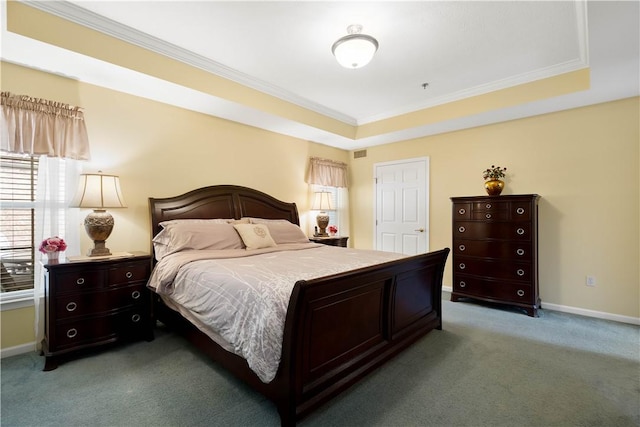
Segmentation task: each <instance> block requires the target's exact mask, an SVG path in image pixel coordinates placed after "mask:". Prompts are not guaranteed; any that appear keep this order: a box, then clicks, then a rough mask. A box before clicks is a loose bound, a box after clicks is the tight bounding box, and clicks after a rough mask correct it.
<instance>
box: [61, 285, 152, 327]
mask: <svg viewBox="0 0 640 427" xmlns="http://www.w3.org/2000/svg"><path fill="white" fill-rule="evenodd" d="M147 292H148V291H147V289H146V288H145V286H144V285H142V284H139V285H133V286H127V287H119V288H115V289H113V290H104V291H101V292H93V293H77V294H65V295H61V296H59V297H57V298H56V304H55V307H56V315H57V318H58V319H68V318H72V317H77V316H86V315H90V314H98V313H103V312H108V311H114V310H118V309H121V308H124V307H127V306H130V305H135V304H144V303H146V302H148V301H149V300H148V297H147Z"/></svg>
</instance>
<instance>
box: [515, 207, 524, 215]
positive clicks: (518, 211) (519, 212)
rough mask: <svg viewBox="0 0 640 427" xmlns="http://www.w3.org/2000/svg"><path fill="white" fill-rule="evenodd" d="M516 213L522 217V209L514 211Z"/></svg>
mask: <svg viewBox="0 0 640 427" xmlns="http://www.w3.org/2000/svg"><path fill="white" fill-rule="evenodd" d="M516 213H517V214H518V215H522V214H523V213H524V208H518V209H516Z"/></svg>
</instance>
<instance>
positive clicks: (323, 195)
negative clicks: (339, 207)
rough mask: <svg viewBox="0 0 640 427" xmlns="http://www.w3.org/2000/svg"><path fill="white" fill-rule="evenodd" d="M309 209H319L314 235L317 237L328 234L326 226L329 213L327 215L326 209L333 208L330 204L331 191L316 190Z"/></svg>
mask: <svg viewBox="0 0 640 427" xmlns="http://www.w3.org/2000/svg"><path fill="white" fill-rule="evenodd" d="M311 210H315V211H320V212H319V213H318V216H316V222H317V223H318V232H317V233H316V234H314V235H315V236H319V237H324V236H328V234H327V226H328V225H329V215H327V212H326V211H332V210H333V206H331V193H330V192H328V191H318V192H317V193H315V197H314V200H313V205H312V206H311Z"/></svg>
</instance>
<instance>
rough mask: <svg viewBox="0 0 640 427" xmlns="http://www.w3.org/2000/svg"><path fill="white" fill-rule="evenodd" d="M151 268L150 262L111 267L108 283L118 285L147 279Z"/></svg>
mask: <svg viewBox="0 0 640 427" xmlns="http://www.w3.org/2000/svg"><path fill="white" fill-rule="evenodd" d="M150 269H151V266H150V264H149V263H148V262H136V263H128V264H121V265H118V266H117V267H113V268H110V269H109V271H108V279H107V283H108V285H109V286H118V285H122V284H128V283H134V282H138V281H141V280H147V279H148V278H149V271H150Z"/></svg>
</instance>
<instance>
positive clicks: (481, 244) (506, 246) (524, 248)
mask: <svg viewBox="0 0 640 427" xmlns="http://www.w3.org/2000/svg"><path fill="white" fill-rule="evenodd" d="M453 253H454V254H456V255H462V256H473V257H486V258H500V259H509V260H521V261H529V260H531V259H532V256H533V253H532V250H531V242H528V241H522V242H511V241H497V240H455V241H454V242H453Z"/></svg>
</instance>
